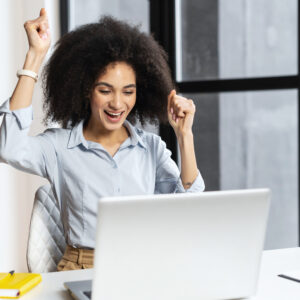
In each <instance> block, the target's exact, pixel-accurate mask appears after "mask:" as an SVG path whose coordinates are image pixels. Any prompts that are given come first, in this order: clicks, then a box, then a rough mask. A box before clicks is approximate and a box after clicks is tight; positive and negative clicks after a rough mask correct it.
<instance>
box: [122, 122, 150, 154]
mask: <svg viewBox="0 0 300 300" xmlns="http://www.w3.org/2000/svg"><path fill="white" fill-rule="evenodd" d="M124 126H125V127H126V128H127V129H128V131H129V134H130V140H131V145H133V146H136V145H139V146H141V147H142V148H145V149H147V147H146V145H145V143H144V141H143V139H142V138H141V136H140V135H139V134H138V133H142V132H143V131H142V130H141V129H137V128H135V127H134V126H133V125H131V124H130V123H129V122H128V121H127V120H125V122H124Z"/></svg>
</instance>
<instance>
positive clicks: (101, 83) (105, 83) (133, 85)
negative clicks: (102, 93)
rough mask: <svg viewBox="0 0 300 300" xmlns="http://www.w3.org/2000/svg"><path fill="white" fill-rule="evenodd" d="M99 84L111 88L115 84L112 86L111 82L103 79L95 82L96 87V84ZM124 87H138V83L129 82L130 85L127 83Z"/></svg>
mask: <svg viewBox="0 0 300 300" xmlns="http://www.w3.org/2000/svg"><path fill="white" fill-rule="evenodd" d="M99 85H105V86H107V87H109V88H113V86H112V85H111V84H109V83H107V82H103V81H101V82H97V83H96V84H95V87H96V86H99ZM123 88H125V89H127V88H136V84H134V83H132V84H128V85H125V86H124V87H123Z"/></svg>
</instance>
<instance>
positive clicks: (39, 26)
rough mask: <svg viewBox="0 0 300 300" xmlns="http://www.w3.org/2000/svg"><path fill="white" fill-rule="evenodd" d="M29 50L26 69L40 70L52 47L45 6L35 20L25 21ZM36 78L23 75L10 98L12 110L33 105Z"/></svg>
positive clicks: (36, 71) (24, 67) (25, 64)
mask: <svg viewBox="0 0 300 300" xmlns="http://www.w3.org/2000/svg"><path fill="white" fill-rule="evenodd" d="M24 28H25V30H26V34H27V38H28V43H29V50H28V52H27V54H26V59H25V63H24V66H23V69H24V70H29V71H33V72H35V73H38V72H39V69H40V66H41V64H42V62H43V60H44V58H45V56H46V54H47V51H48V49H49V47H50V42H51V38H50V30H49V24H48V17H47V13H46V10H45V9H44V8H42V9H41V11H40V16H39V17H38V18H37V19H35V20H30V21H27V22H25V24H24ZM34 84H35V79H34V78H32V77H29V76H24V75H21V76H20V77H19V80H18V83H17V85H16V88H15V90H14V92H13V94H12V97H11V99H10V110H17V109H21V108H24V107H27V106H29V105H31V102H32V94H33V89H34Z"/></svg>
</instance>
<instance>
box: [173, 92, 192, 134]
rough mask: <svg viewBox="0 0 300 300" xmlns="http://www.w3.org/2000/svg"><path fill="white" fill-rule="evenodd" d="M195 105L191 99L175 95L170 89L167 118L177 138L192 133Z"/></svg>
mask: <svg viewBox="0 0 300 300" xmlns="http://www.w3.org/2000/svg"><path fill="white" fill-rule="evenodd" d="M195 111H196V107H195V104H194V102H193V100H191V99H187V98H184V97H181V96H178V95H176V91H175V90H172V91H171V93H170V94H169V96H168V119H169V123H170V125H171V126H172V127H173V129H174V131H175V134H176V136H177V138H183V137H184V136H186V135H188V134H192V126H193V121H194V115H195Z"/></svg>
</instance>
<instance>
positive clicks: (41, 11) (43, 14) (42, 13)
mask: <svg viewBox="0 0 300 300" xmlns="http://www.w3.org/2000/svg"><path fill="white" fill-rule="evenodd" d="M45 15H47V12H46V9H45V8H41V10H40V17H42V16H45Z"/></svg>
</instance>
